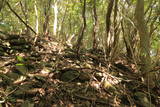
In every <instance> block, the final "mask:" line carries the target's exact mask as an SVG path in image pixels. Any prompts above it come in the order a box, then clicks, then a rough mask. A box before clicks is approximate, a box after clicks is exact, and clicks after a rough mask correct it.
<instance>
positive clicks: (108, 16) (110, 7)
mask: <svg viewBox="0 0 160 107" xmlns="http://www.w3.org/2000/svg"><path fill="white" fill-rule="evenodd" d="M113 6H114V0H110V2H109V4H108V8H107V13H106V38H105V39H106V40H105V48H106V49H105V50H106V54H107V55H109V53H110V51H111V47H110V42H111V38H112V37H111V34H110V35H109V31H110V24H111V14H112V10H113Z"/></svg>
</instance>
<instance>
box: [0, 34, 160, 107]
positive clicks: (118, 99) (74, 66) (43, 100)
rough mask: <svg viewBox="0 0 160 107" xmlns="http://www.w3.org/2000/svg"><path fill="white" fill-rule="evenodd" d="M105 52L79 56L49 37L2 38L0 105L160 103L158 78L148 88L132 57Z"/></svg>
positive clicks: (45, 106) (98, 106) (125, 105)
mask: <svg viewBox="0 0 160 107" xmlns="http://www.w3.org/2000/svg"><path fill="white" fill-rule="evenodd" d="M103 56H104V55H103V52H102V51H101V50H97V51H96V52H95V51H91V50H85V51H84V52H81V56H80V58H77V56H76V54H75V52H74V50H72V49H69V48H65V46H63V45H62V44H59V43H57V42H55V41H54V40H53V39H52V38H47V37H45V38H38V39H37V42H36V43H35V44H32V43H31V42H29V41H28V40H26V39H25V38H23V37H19V36H18V35H12V36H10V37H8V38H3V39H2V38H1V39H0V107H1V106H2V107H7V106H9V107H15V106H16V107H131V106H132V107H139V106H143V107H148V106H149V105H150V106H151V107H154V106H156V107H158V106H160V80H157V81H156V83H157V85H156V87H155V88H153V89H150V93H149V91H148V87H147V86H145V85H144V84H143V82H142V81H141V77H140V76H139V75H138V73H137V69H136V68H135V65H134V63H129V62H128V61H127V59H126V57H124V56H121V57H118V58H117V59H115V60H114V62H108V61H105V60H104V57H103ZM159 71H160V70H159ZM159 71H158V72H157V73H159ZM158 75H159V74H158Z"/></svg>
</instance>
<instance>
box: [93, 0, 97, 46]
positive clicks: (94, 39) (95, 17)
mask: <svg viewBox="0 0 160 107" xmlns="http://www.w3.org/2000/svg"><path fill="white" fill-rule="evenodd" d="M93 16H94V25H93V49H97V45H98V44H97V32H98V16H97V9H96V0H94V1H93Z"/></svg>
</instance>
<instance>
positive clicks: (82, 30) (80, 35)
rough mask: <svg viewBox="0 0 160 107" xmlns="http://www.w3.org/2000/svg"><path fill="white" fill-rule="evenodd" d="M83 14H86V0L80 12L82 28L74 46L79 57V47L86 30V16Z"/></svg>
mask: <svg viewBox="0 0 160 107" xmlns="http://www.w3.org/2000/svg"><path fill="white" fill-rule="evenodd" d="M85 14H86V0H84V1H83V10H82V18H83V26H82V29H81V32H80V34H79V37H78V40H77V44H76V51H77V55H78V56H79V51H80V46H81V45H82V40H83V36H84V32H85V29H86V15H85Z"/></svg>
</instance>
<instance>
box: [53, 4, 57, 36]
mask: <svg viewBox="0 0 160 107" xmlns="http://www.w3.org/2000/svg"><path fill="white" fill-rule="evenodd" d="M57 23H58V6H57V1H56V2H55V4H54V24H53V34H54V35H56V34H57Z"/></svg>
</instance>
